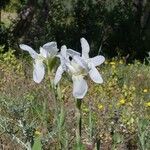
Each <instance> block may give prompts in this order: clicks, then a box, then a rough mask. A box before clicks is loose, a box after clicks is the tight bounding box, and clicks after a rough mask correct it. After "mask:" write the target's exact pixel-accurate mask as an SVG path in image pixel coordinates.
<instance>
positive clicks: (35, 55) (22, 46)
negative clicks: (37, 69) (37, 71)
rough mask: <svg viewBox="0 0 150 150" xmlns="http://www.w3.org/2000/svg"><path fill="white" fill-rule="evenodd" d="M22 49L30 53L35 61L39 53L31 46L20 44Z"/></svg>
mask: <svg viewBox="0 0 150 150" xmlns="http://www.w3.org/2000/svg"><path fill="white" fill-rule="evenodd" d="M19 46H20V48H21V49H22V50H24V51H28V52H29V54H30V55H31V57H32V58H33V59H35V58H37V55H38V53H37V52H35V51H34V50H33V49H32V48H31V47H30V46H28V45H25V44H20V45H19Z"/></svg>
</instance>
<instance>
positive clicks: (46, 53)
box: [40, 47, 48, 58]
mask: <svg viewBox="0 0 150 150" xmlns="http://www.w3.org/2000/svg"><path fill="white" fill-rule="evenodd" d="M40 54H41V55H42V56H43V57H44V58H47V57H48V51H46V50H45V49H44V48H43V47H40Z"/></svg>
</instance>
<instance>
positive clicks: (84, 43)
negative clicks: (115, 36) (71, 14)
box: [80, 38, 90, 59]
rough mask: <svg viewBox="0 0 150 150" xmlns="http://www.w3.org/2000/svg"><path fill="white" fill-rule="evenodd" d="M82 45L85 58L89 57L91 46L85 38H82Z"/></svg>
mask: <svg viewBox="0 0 150 150" xmlns="http://www.w3.org/2000/svg"><path fill="white" fill-rule="evenodd" d="M80 42H81V47H82V57H83V58H85V59H88V58H89V51H90V46H89V43H88V42H87V40H86V39H85V38H81V40H80Z"/></svg>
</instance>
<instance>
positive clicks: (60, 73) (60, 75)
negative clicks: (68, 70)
mask: <svg viewBox="0 0 150 150" xmlns="http://www.w3.org/2000/svg"><path fill="white" fill-rule="evenodd" d="M63 72H64V69H63V67H62V66H61V65H60V66H59V67H58V68H57V71H56V74H55V79H54V84H55V85H56V84H57V83H58V82H59V81H60V79H61V77H62V74H63Z"/></svg>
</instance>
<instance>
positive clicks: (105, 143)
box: [0, 48, 150, 150]
mask: <svg viewBox="0 0 150 150" xmlns="http://www.w3.org/2000/svg"><path fill="white" fill-rule="evenodd" d="M1 51H2V48H1ZM98 69H99V71H100V72H101V74H102V77H103V79H104V83H103V84H100V85H99V84H94V83H93V82H92V81H91V80H90V79H89V78H87V80H88V85H89V90H88V93H87V95H86V96H85V98H84V99H83V100H82V108H81V109H82V136H81V141H82V143H81V144H82V148H81V149H83V150H84V149H85V150H86V149H87V150H94V149H101V150H149V149H150V66H149V65H145V64H144V63H143V64H142V63H140V62H138V61H135V62H134V63H133V64H125V61H124V59H117V58H116V59H112V60H106V61H105V63H104V64H103V65H102V66H101V68H98ZM32 70H33V67H32V61H31V60H30V59H28V58H26V59H25V58H22V56H21V57H20V58H19V59H17V58H16V57H15V56H14V54H13V51H12V50H10V51H9V52H7V53H5V54H2V53H0V149H2V150H3V149H4V150H6V149H9V150H21V149H25V145H24V144H30V145H32V146H33V147H32V149H34V150H40V149H41V148H43V149H44V150H53V149H54V150H57V149H58V150H59V149H64V150H67V149H70V150H74V149H77V146H76V133H75V130H76V102H75V100H74V98H73V96H72V83H71V82H70V79H69V77H68V76H65V75H64V77H63V79H62V80H61V83H60V85H59V87H58V88H57V90H58V93H59V94H58V95H57V99H56V101H54V99H55V98H54V91H53V90H52V89H51V88H50V82H49V75H48V74H46V76H45V79H44V80H43V81H42V83H40V84H37V83H35V82H34V81H33V80H32Z"/></svg>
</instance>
